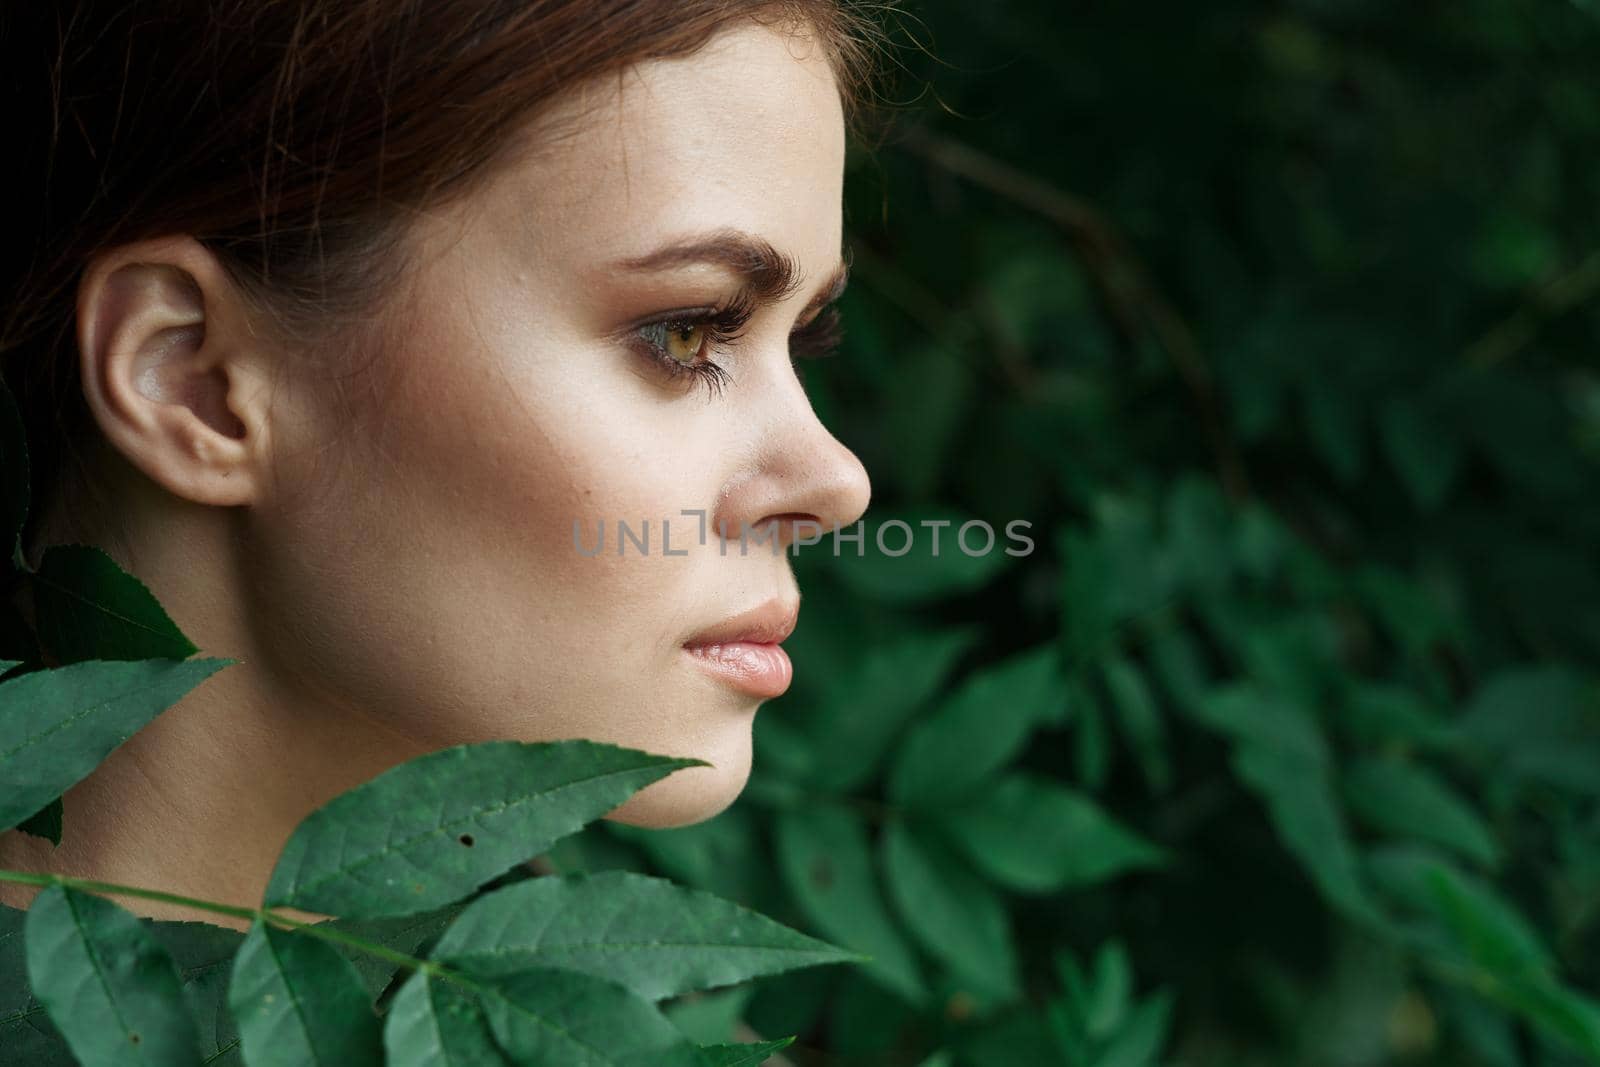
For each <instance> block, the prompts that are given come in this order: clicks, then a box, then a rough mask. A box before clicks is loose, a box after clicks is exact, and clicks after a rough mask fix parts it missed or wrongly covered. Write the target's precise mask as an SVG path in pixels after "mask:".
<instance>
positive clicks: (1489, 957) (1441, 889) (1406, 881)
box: [1368, 846, 1553, 974]
mask: <svg viewBox="0 0 1600 1067" xmlns="http://www.w3.org/2000/svg"><path fill="white" fill-rule="evenodd" d="M1368 867H1369V868H1370V869H1371V871H1372V872H1373V876H1374V878H1375V879H1376V880H1377V882H1378V884H1379V885H1380V886H1382V887H1383V889H1384V890H1386V891H1387V892H1388V893H1390V894H1392V895H1393V896H1394V897H1395V898H1396V899H1397V900H1399V901H1400V902H1402V903H1403V904H1405V905H1406V906H1407V907H1409V908H1410V909H1412V910H1413V911H1416V912H1419V913H1421V914H1423V915H1426V916H1428V917H1429V918H1430V919H1432V920H1433V921H1434V922H1435V923H1436V924H1437V925H1438V927H1439V929H1440V930H1441V931H1443V933H1444V934H1445V935H1446V936H1447V937H1448V939H1449V943H1450V945H1451V946H1452V947H1454V948H1455V949H1456V950H1457V951H1458V952H1460V953H1461V955H1463V956H1465V957H1466V958H1467V959H1470V960H1472V961H1473V962H1474V963H1476V964H1477V965H1479V966H1480V967H1482V968H1484V969H1485V970H1487V971H1489V972H1492V973H1497V974H1526V973H1529V972H1531V971H1548V970H1549V968H1550V967H1551V966H1552V964H1553V958H1552V956H1551V954H1550V950H1549V948H1548V947H1547V946H1546V945H1545V943H1544V940H1543V938H1541V937H1540V936H1539V933H1538V931H1537V930H1536V929H1535V928H1534V926H1533V924H1532V923H1530V922H1529V921H1528V920H1527V918H1526V917H1524V916H1523V915H1522V913H1521V912H1520V911H1518V910H1517V908H1516V906H1515V905H1513V904H1512V903H1511V902H1510V901H1508V900H1506V899H1505V898H1504V897H1502V896H1501V895H1500V894H1499V893H1498V892H1497V891H1496V890H1495V889H1494V887H1492V886H1490V885H1489V884H1488V883H1486V882H1484V881H1482V880H1481V879H1478V878H1474V877H1472V876H1471V875H1468V874H1466V873H1465V872H1463V871H1461V870H1459V869H1458V868H1457V867H1456V866H1455V865H1454V864H1453V863H1451V862H1449V861H1448V860H1446V859H1444V858H1443V857H1442V856H1438V855H1435V854H1433V853H1432V852H1430V851H1428V850H1427V849H1425V848H1421V847H1417V846H1409V847H1402V846H1391V847H1387V848H1383V849H1378V850H1375V851H1374V852H1373V853H1372V855H1371V856H1369V857H1368Z"/></svg>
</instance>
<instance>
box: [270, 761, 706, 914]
mask: <svg viewBox="0 0 1600 1067" xmlns="http://www.w3.org/2000/svg"><path fill="white" fill-rule="evenodd" d="M705 765H706V764H705V763H704V762H703V761H701V760H694V759H676V758H671V757H667V756H653V755H650V754H648V753H645V752H637V751H634V750H632V749H626V748H619V747H617V746H615V745H605V744H598V743H595V742H592V741H554V742H540V743H526V742H520V741H486V742H481V743H478V744H471V745H457V746H455V747H452V748H446V749H442V750H440V751H438V752H430V753H428V754H427V755H425V756H419V757H417V758H415V759H412V760H408V761H407V762H405V763H403V764H401V765H400V766H398V767H395V768H393V769H391V770H388V771H385V772H384V773H383V774H380V775H379V776H378V777H376V778H374V779H372V780H371V781H369V782H366V783H364V784H362V785H359V786H356V787H355V788H354V789H352V790H350V791H349V792H346V793H343V794H341V795H340V796H337V797H335V798H334V799H333V800H331V801H329V802H328V803H327V804H325V805H323V806H322V808H320V809H319V810H317V811H315V812H312V813H311V815H309V816H307V817H306V819H305V820H304V821H303V822H302V823H301V824H300V825H299V826H298V827H297V828H296V829H295V832H294V833H293V834H292V835H291V836H290V838H289V843H288V844H287V845H285V846H284V849H283V854H282V855H281V856H279V858H278V864H277V867H276V868H275V869H274V870H273V872H272V879H271V881H270V882H269V883H268V885H267V893H266V904H267V906H268V907H277V906H279V905H287V906H289V907H294V908H300V909H303V910H305V911H312V912H320V913H322V914H327V915H339V916H342V917H345V918H364V919H376V918H383V917H386V916H396V915H410V914H414V913H416V912H419V911H427V910H430V909H432V908H437V907H441V906H443V905H445V904H449V903H451V902H453V901H456V900H460V899H461V898H462V897H465V896H467V895H468V894H470V893H472V892H473V891H474V890H475V889H477V888H478V886H480V885H482V884H483V883H484V882H486V881H487V880H489V879H490V878H492V877H494V876H496V875H498V874H501V873H503V872H504V871H506V870H508V869H509V868H510V867H511V866H512V865H514V864H516V863H520V862H522V861H524V860H526V859H527V858H528V857H529V856H535V855H538V854H539V853H540V852H543V851H544V850H545V849H547V848H549V847H550V845H551V844H552V843H553V842H555V841H557V840H559V839H561V838H563V837H565V836H566V835H567V834H570V833H572V832H573V831H575V830H577V829H579V828H581V827H582V826H584V825H585V824H586V823H589V822H592V821H594V820H595V819H598V818H600V817H601V816H603V815H605V814H606V813H607V812H609V811H612V810H613V809H615V808H616V807H617V805H619V804H620V803H622V802H623V801H624V800H626V799H627V798H628V797H629V796H631V795H632V794H633V793H635V792H637V791H638V790H640V789H643V788H644V787H645V786H647V785H649V784H650V783H652V782H655V781H658V780H660V779H662V778H665V777H666V776H667V775H669V774H671V773H672V772H673V771H675V770H678V769H680V768H683V767H703V766H705Z"/></svg>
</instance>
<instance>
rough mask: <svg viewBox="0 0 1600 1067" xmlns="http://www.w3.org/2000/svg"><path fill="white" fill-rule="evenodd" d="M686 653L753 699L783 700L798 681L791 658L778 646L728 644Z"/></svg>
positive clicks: (691, 648) (688, 649)
mask: <svg viewBox="0 0 1600 1067" xmlns="http://www.w3.org/2000/svg"><path fill="white" fill-rule="evenodd" d="M684 651H686V652H688V653H689V655H690V656H691V657H693V658H694V660H695V661H696V662H698V663H699V664H700V665H701V666H702V667H704V668H705V669H706V670H707V671H709V672H711V673H712V674H713V675H715V676H716V677H717V678H719V679H721V680H722V681H724V682H727V683H728V684H729V685H731V686H733V687H734V688H735V689H739V690H742V691H744V692H746V693H749V694H750V695H751V696H753V697H763V698H771V697H778V696H782V695H783V694H784V692H785V691H786V690H787V689H788V688H789V682H790V681H791V680H792V679H793V678H794V664H792V663H790V662H789V654H788V653H787V652H785V651H784V650H783V648H782V646H780V645H776V644H764V643H761V642H757V641H728V642H725V643H722V644H715V645H691V646H686V647H685V649H684Z"/></svg>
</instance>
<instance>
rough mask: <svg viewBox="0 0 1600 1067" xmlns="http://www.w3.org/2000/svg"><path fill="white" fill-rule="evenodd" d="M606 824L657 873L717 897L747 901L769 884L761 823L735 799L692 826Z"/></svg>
mask: <svg viewBox="0 0 1600 1067" xmlns="http://www.w3.org/2000/svg"><path fill="white" fill-rule="evenodd" d="M772 721H773V722H776V721H777V720H772ZM767 725H771V723H770V722H769V723H768V724H767ZM765 728H766V727H765V726H759V725H758V726H757V729H758V730H763V729H765ZM605 827H606V832H607V833H609V834H611V835H612V836H614V837H620V838H621V839H623V840H624V841H628V842H630V843H632V844H635V845H638V846H639V847H640V848H641V849H643V850H644V852H645V854H646V855H647V856H649V857H650V862H651V863H652V864H654V865H655V867H656V868H657V869H658V870H659V871H660V872H661V873H662V874H665V875H667V876H668V877H669V878H672V879H674V880H676V881H679V882H683V883H685V884H687V885H692V886H695V887H697V888H699V889H706V890H710V891H711V892H713V893H715V894H717V895H718V896H719V897H724V898H726V899H729V900H740V901H749V900H750V899H751V898H752V896H753V894H754V893H755V892H756V891H757V889H758V888H760V887H762V886H765V885H770V883H771V871H770V868H769V867H768V865H767V863H766V861H765V860H764V859H762V858H760V856H761V848H762V846H761V843H760V837H759V835H760V834H761V833H762V832H763V829H764V827H762V826H761V825H759V824H758V822H757V819H756V817H755V814H754V813H753V812H752V810H751V808H750V807H749V806H747V805H742V804H735V805H734V806H733V807H731V808H729V809H727V810H726V811H724V812H723V813H722V814H720V815H718V816H716V817H715V818H712V819H707V820H706V821H705V822H700V823H695V824H694V825H692V826H680V827H674V828H671V829H665V830H658V829H654V828H651V827H643V826H628V825H625V824H623V823H618V822H608V823H606V824H605Z"/></svg>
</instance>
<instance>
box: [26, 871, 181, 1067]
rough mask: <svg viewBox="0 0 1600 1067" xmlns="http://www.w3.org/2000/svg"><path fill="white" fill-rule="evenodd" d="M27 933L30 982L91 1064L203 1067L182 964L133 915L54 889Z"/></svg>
mask: <svg viewBox="0 0 1600 1067" xmlns="http://www.w3.org/2000/svg"><path fill="white" fill-rule="evenodd" d="M25 931H26V933H25V936H26V942H27V954H28V981H29V983H30V984H31V985H32V987H33V991H34V994H35V995H36V996H37V997H38V998H39V1000H40V1002H41V1003H43V1004H44V1006H45V1010H46V1011H48V1012H49V1013H50V1020H51V1021H52V1022H53V1023H55V1025H56V1027H57V1028H58V1029H59V1030H60V1031H61V1033H62V1036H63V1037H65V1038H66V1041H67V1044H68V1045H69V1046H70V1047H71V1049H72V1053H73V1055H74V1056H76V1057H77V1058H78V1059H79V1061H81V1062H82V1063H83V1064H84V1067H129V1065H134V1064H146V1065H149V1067H185V1065H193V1067H198V1065H199V1063H200V1043H199V1038H198V1036H197V1035H196V1033H195V1028H194V1022H193V1020H192V1019H190V1017H189V1010H188V1003H187V1001H186V1000H185V998H184V994H183V988H182V985H181V983H180V981H179V978H178V970H177V967H176V966H175V965H174V964H173V962H172V957H171V956H169V955H167V952H166V950H165V949H163V948H162V947H161V945H160V943H159V942H157V941H156V939H155V937H154V936H152V935H151V933H150V932H149V931H148V930H147V929H145V927H144V924H142V923H141V922H140V921H139V919H138V918H136V917H135V916H134V915H133V914H132V913H131V912H128V911H125V910H123V909H122V908H119V907H118V906H117V905H115V904H113V903H112V902H111V901H109V900H106V899H105V898H103V897H97V896H93V895H91V894H88V893H80V892H78V891H76V890H73V889H67V888H65V887H63V886H59V885H53V886H50V887H49V888H47V889H45V890H44V891H43V892H41V893H40V894H39V895H38V896H37V897H35V898H34V900H33V903H32V905H31V906H30V907H29V909H28V917H27V920H26V924H25Z"/></svg>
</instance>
